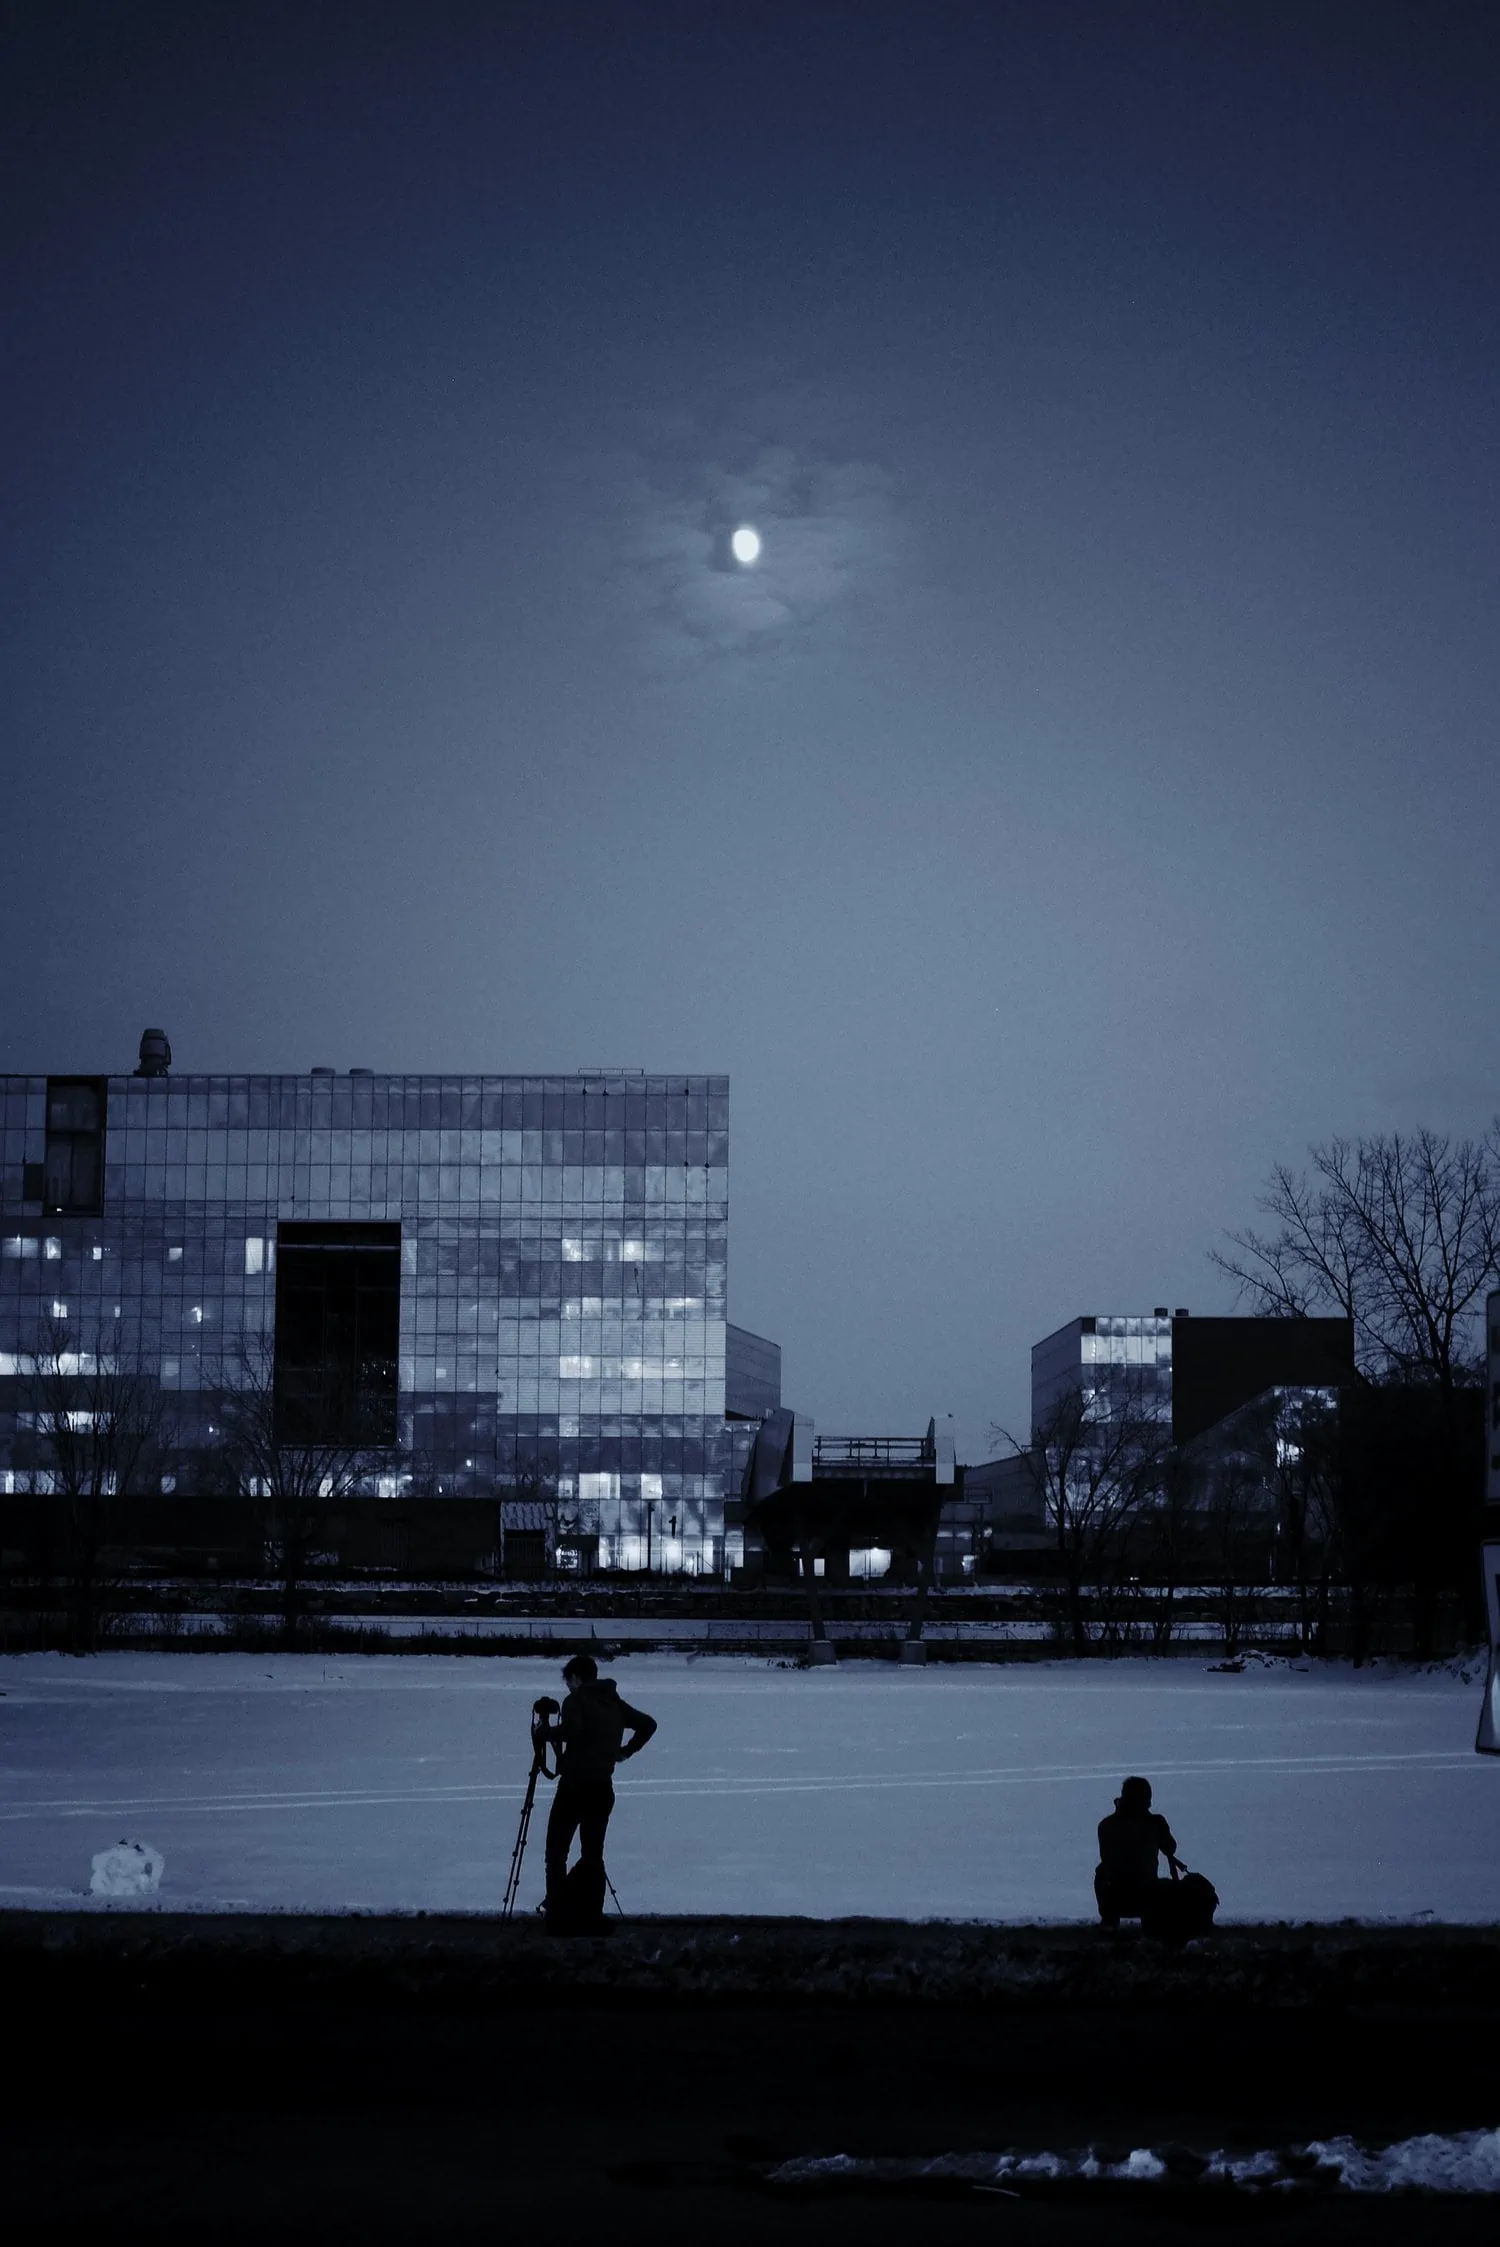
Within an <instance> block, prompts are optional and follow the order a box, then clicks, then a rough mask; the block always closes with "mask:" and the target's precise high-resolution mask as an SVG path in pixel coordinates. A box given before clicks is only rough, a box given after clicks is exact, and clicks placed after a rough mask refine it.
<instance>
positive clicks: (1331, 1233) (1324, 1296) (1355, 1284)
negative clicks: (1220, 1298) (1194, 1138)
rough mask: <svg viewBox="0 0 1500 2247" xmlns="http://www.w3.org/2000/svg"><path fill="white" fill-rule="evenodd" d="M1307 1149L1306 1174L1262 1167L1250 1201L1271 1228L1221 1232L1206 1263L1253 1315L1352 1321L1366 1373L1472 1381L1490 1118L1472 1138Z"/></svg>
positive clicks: (1495, 1210)
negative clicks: (1264, 1174)
mask: <svg viewBox="0 0 1500 2247" xmlns="http://www.w3.org/2000/svg"><path fill="white" fill-rule="evenodd" d="M1310 1159H1311V1163H1312V1175H1311V1177H1306V1176H1301V1177H1299V1176H1298V1175H1296V1174H1295V1173H1294V1172H1293V1171H1291V1170H1290V1169H1289V1168H1288V1167H1287V1166H1286V1165H1285V1164H1278V1165H1277V1166H1276V1168H1275V1169H1274V1170H1273V1171H1272V1173H1271V1177H1270V1181H1269V1184H1268V1185H1267V1187H1266V1190H1265V1192H1264V1193H1263V1194H1262V1195H1261V1197H1260V1201H1259V1207H1260V1209H1261V1211H1262V1212H1263V1214H1264V1215H1265V1216H1267V1217H1268V1218H1270V1219H1271V1221H1272V1229H1271V1230H1269V1231H1266V1232H1258V1231H1255V1230H1253V1229H1247V1230H1246V1231H1244V1232H1242V1233H1231V1234H1230V1235H1229V1236H1228V1238H1229V1250H1228V1252H1225V1253H1220V1252H1219V1251H1217V1250H1215V1251H1213V1252H1212V1261H1213V1262H1214V1263H1215V1264H1217V1265H1218V1267H1219V1269H1220V1271H1221V1272H1225V1273H1227V1274H1228V1276H1229V1278H1230V1279H1232V1280H1233V1281H1234V1282H1235V1283H1236V1286H1237V1287H1238V1289H1239V1291H1240V1294H1241V1296H1242V1297H1248V1299H1249V1300H1250V1302H1251V1303H1252V1304H1253V1306H1254V1308H1255V1309H1256V1310H1257V1311H1258V1312H1261V1313H1262V1314H1264V1315H1267V1316H1270V1317H1273V1318H1296V1317H1302V1316H1306V1315H1309V1314H1312V1313H1317V1312H1322V1313H1333V1314H1339V1313H1341V1314H1342V1315H1343V1316H1344V1317H1345V1318H1348V1319H1352V1320H1353V1322H1354V1339H1355V1355H1356V1359H1357V1362H1358V1364H1359V1367H1360V1370H1361V1372H1362V1373H1363V1375H1364V1377H1365V1378H1366V1379H1367V1380H1370V1381H1375V1382H1385V1381H1400V1382H1416V1383H1421V1384H1424V1385H1425V1384H1431V1385H1434V1386H1435V1387H1436V1388H1437V1389H1438V1390H1439V1391H1440V1392H1441V1393H1442V1394H1443V1395H1444V1396H1445V1397H1447V1396H1449V1395H1451V1394H1452V1391H1453V1390H1454V1388H1456V1387H1460V1386H1468V1385H1470V1384H1472V1382H1473V1381H1474V1380H1475V1379H1476V1378H1477V1375H1478V1367H1479V1363H1480V1357H1481V1322H1482V1317H1483V1308H1484V1305H1483V1297H1484V1291H1485V1288H1486V1286H1487V1285H1489V1284H1491V1283H1492V1282H1493V1280H1494V1278H1495V1275H1496V1272H1497V1269H1500V1263H1497V1257H1500V1119H1497V1121H1496V1123H1495V1124H1493V1125H1492V1126H1491V1127H1490V1130H1489V1131H1488V1132H1487V1133H1486V1134H1485V1136H1484V1138H1483V1139H1479V1140H1473V1139H1464V1140H1459V1141H1458V1142H1456V1143H1455V1142H1454V1141H1452V1140H1450V1139H1447V1138H1444V1137H1442V1136H1441V1135H1440V1134H1438V1133H1436V1132H1432V1131H1418V1132H1415V1133H1413V1134H1412V1135H1411V1136H1410V1137H1402V1136H1401V1135H1400V1134H1399V1133H1393V1134H1391V1135H1390V1136H1389V1137H1385V1136H1377V1137H1374V1138H1369V1139H1354V1140H1350V1139H1332V1140H1330V1141H1329V1142H1328V1143H1327V1144H1326V1145H1325V1146H1320V1147H1314V1148H1312V1149H1311V1151H1310Z"/></svg>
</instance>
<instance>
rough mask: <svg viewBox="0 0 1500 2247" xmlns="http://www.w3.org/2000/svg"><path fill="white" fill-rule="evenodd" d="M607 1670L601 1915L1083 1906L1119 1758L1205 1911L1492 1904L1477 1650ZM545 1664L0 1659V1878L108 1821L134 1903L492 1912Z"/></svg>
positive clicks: (0, 1901) (1455, 1910) (431, 1659)
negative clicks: (622, 1750) (1462, 1662)
mask: <svg viewBox="0 0 1500 2247" xmlns="http://www.w3.org/2000/svg"><path fill="white" fill-rule="evenodd" d="M614 1674H615V1675H616V1677H617V1678H618V1680H619V1685H620V1690H621V1692H622V1693H623V1694H624V1696H625V1698H626V1699H627V1700H628V1701H631V1702H634V1703H635V1704H636V1705H637V1706H639V1707H641V1708H644V1709H648V1710H650V1711H651V1713H652V1714H653V1715H654V1716H656V1717H657V1718H658V1719H659V1721H660V1725H661V1730H660V1732H659V1733H658V1735H657V1738H656V1739H655V1741H653V1743H652V1744H651V1746H650V1747H649V1748H648V1749H647V1751H646V1752H645V1754H644V1755H643V1756H642V1757H641V1758H640V1759H639V1761H637V1762H634V1763H632V1764H630V1765H629V1766H628V1767H627V1769H626V1770H624V1771H623V1772H622V1773H621V1774H620V1778H619V1783H618V1789H617V1792H618V1796H619V1807H618V1809H617V1810H616V1812H615V1818H614V1823H613V1825H612V1827H611V1831H610V1845H609V1862H610V1870H611V1873H612V1875H613V1878H614V1881H615V1885H616V1887H617V1888H618V1890H619V1894H620V1898H621V1901H622V1903H623V1905H624V1908H625V1910H626V1911H627V1912H629V1913H632V1914H634V1913H637V1912H710V1913H715V1912H735V1913H738V1912H750V1913H756V1912H770V1913H781V1912H802V1913H810V1914H813V1915H815V1916H834V1915H837V1914H843V1913H873V1914H880V1915H891V1916H901V1917H917V1918H924V1917H962V1918H984V1919H1005V1920H1025V1919H1040V1920H1064V1919H1081V1918H1086V1917H1091V1916H1092V1910H1093V1898H1092V1892H1091V1887H1090V1882H1091V1878H1092V1873H1093V1866H1094V1856H1095V1852H1094V1827H1095V1825H1096V1823H1097V1821H1098V1820H1099V1818H1100V1817H1102V1816H1103V1815H1104V1814H1105V1812H1107V1811H1108V1810H1109V1808H1110V1806H1111V1799H1112V1797H1113V1795H1114V1794H1115V1792H1116V1790H1117V1787H1118V1784H1119V1781H1120V1779H1121V1778H1122V1777H1123V1776H1124V1775H1125V1774H1126V1773H1127V1772H1131V1771H1139V1772H1144V1773H1145V1774H1146V1775H1147V1776H1148V1777H1150V1778H1151V1779H1152V1781H1153V1782H1154V1784H1155V1787H1156V1807H1157V1808H1158V1809H1159V1810H1162V1811H1163V1812H1165V1814H1166V1816H1167V1818H1168V1820H1169V1821H1170V1823H1171V1825H1172V1827H1173V1829H1174V1831H1175V1833H1176V1836H1177V1841H1178V1845H1179V1848H1180V1849H1181V1851H1182V1854H1183V1856H1184V1857H1185V1859H1186V1861H1187V1862H1188V1863H1189V1864H1190V1865H1192V1866H1193V1867H1194V1868H1195V1869H1201V1870H1203V1871H1205V1872H1207V1873H1208V1874H1209V1876H1210V1878H1211V1879H1212V1880H1213V1882H1214V1884H1215V1886H1216V1887H1217V1888H1218V1890H1219V1894H1220V1896H1221V1898H1222V1910H1221V1915H1220V1916H1221V1918H1224V1919H1251V1920H1258V1919H1339V1918H1344V1917H1349V1916H1353V1917H1358V1918H1362V1919H1372V1920H1379V1919H1410V1918H1413V1917H1417V1916H1428V1915H1430V1916H1431V1917H1433V1918H1436V1919H1439V1920H1489V1919H1495V1918H1497V1917H1500V1759H1495V1758H1491V1757H1484V1756H1476V1755H1475V1754H1474V1752H1473V1740H1474V1726H1475V1719H1476V1714H1477V1709H1478V1702H1479V1693H1480V1685H1479V1681H1478V1680H1477V1679H1476V1680H1475V1681H1473V1682H1469V1683H1466V1682H1464V1681H1463V1679H1461V1678H1459V1677H1455V1676H1452V1675H1448V1674H1444V1673H1438V1674H1433V1675H1427V1676H1399V1675H1389V1674H1381V1673H1379V1672H1376V1671H1360V1672H1353V1671H1351V1670H1349V1669H1347V1668H1345V1667H1336V1666H1329V1667H1328V1668H1327V1669H1324V1670H1319V1669H1316V1668H1313V1669H1308V1670H1297V1669H1292V1668H1288V1667H1274V1668H1257V1667H1251V1668H1248V1669H1246V1670H1245V1671H1244V1672H1243V1673H1241V1674H1239V1675H1220V1674H1214V1673H1213V1672H1211V1671H1210V1670H1209V1669H1208V1668H1207V1667H1206V1665H1205V1664H1203V1663H1201V1662H1197V1661H1189V1660H1183V1661H1177V1662H1174V1663H1172V1664H1170V1665H1167V1664H1160V1663H1151V1662H1147V1661H1121V1662H1089V1663H1068V1662H1057V1663H1045V1664H1025V1665H1007V1666H998V1667H988V1666H986V1667H979V1666H977V1665H976V1666H964V1667H946V1666H934V1667H930V1668H928V1669H926V1670H921V1669H901V1668H897V1667H895V1666H893V1665H889V1664H883V1663H873V1662H872V1663H863V1662H848V1663H844V1664H842V1665H841V1666H840V1667H839V1668H837V1669H834V1670H822V1671H798V1670H788V1669H782V1668H778V1667H775V1666H772V1665H769V1664H767V1663H766V1662H764V1661H759V1660H756V1659H753V1658H751V1657H742V1658H735V1657H715V1656H705V1657H702V1658H699V1659H694V1658H693V1657H691V1656H683V1655H669V1654H662V1655H646V1656H638V1657H633V1658H630V1659H626V1660H622V1661H620V1662H618V1663H617V1664H616V1665H615V1666H614ZM558 1691H560V1685H559V1680H558V1666H557V1664H556V1662H554V1661H543V1660H536V1661H532V1660H530V1659H524V1660H490V1661H485V1660H476V1659H473V1658H464V1657H455V1656H397V1655H389V1656H375V1657H365V1658H360V1657H353V1658H349V1659H344V1660H334V1659H332V1658H324V1657H321V1656H317V1655H311V1656H279V1657H269V1658H268V1657H264V1656H262V1657H257V1656H253V1655H235V1654H207V1655H187V1654H180V1655H155V1654H108V1655H101V1656H98V1657H97V1658H95V1659H93V1660H89V1661H73V1660H70V1659H68V1658H67V1657H65V1656H58V1655H41V1654H29V1655H13V1656H9V1657H3V1658H0V1695H3V1698H0V1770H3V1774H4V1781H5V1785H4V1793H3V1798H0V1906H6V1905H9V1906H17V1905H20V1906H35V1907H45V1906H49V1905H51V1906H56V1905H71V1904H76V1905H77V1906H78V1907H79V1908H80V1909H90V1910H98V1909H119V1908H122V1907H120V1906H117V1905H108V1904H103V1905H101V1904H100V1903H98V1902H97V1901H94V1900H92V1899H91V1898H90V1897H89V1893H88V1891H89V1881H90V1863H91V1859H92V1857H93V1856H94V1855H95V1854H97V1853H98V1852H100V1851H102V1850H104V1849H106V1848H108V1847H109V1846H110V1845H111V1844H114V1843H117V1842H119V1841H120V1840H122V1839H130V1840H139V1841H142V1842H144V1843H147V1844H148V1845H150V1846H151V1847H152V1848H154V1849H156V1850H158V1851H160V1853H161V1854H162V1856H163V1857H164V1858H165V1860H166V1871H165V1875H164V1878H163V1880H162V1884H161V1888H160V1892H159V1896H158V1897H157V1899H156V1902H157V1904H158V1905H159V1906H160V1907H161V1908H172V1907H175V1908H178V1909H183V1908H187V1909H201V1910H215V1909H222V1910H245V1909H257V1910H264V1909H276V1908H284V1909H289V1910H298V1911H304V1910H338V1909H346V1908H348V1909H372V1910H418V1909H422V1910H428V1911H491V1910H494V1909H495V1908H496V1907H497V1906H498V1904H499V1901H500V1897H501V1894H502V1892H503V1889H504V1886H505V1876H506V1871H507V1867H508V1865H509V1861H510V1852H511V1845H512V1843H513V1841H514V1839H515V1832H516V1821H517V1816H518V1813H519V1809H520V1803H521V1796H522V1792H523V1789H524V1783H525V1778H526V1772H527V1768H528V1763H529V1741H528V1729H527V1728H528V1718H529V1711H530V1706H531V1703H532V1701H533V1700H534V1699H535V1697H536V1696H537V1695H538V1694H539V1693H543V1692H553V1693H556V1692H558ZM538 1807H539V1815H538V1819H537V1822H536V1823H535V1825H534V1826H533V1832H532V1842H531V1848H530V1851H529V1853H528V1857H527V1863H526V1873H525V1878H524V1881H523V1885H522V1903H523V1905H529V1904H532V1903H535V1902H536V1900H537V1899H538V1897H539V1896H540V1893H541V1878H542V1865H541V1820H542V1817H543V1816H544V1815H545V1810H546V1793H545V1790H543V1794H542V1799H541V1800H540V1802H539V1806H538ZM123 1908H134V1909H140V1908H142V1907H141V1906H140V1905H135V1906H128V1907H123ZM147 1908H149V1907H147Z"/></svg>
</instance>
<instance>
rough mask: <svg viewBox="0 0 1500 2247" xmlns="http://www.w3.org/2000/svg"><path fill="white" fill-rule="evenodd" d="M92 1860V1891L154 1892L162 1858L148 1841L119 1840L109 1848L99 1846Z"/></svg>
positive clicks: (105, 1893) (112, 1893) (118, 1893)
mask: <svg viewBox="0 0 1500 2247" xmlns="http://www.w3.org/2000/svg"><path fill="white" fill-rule="evenodd" d="M93 1863H94V1875H93V1878H92V1880H90V1882H89V1889H90V1892H91V1893H92V1894H93V1895H95V1896H154V1895H155V1894H156V1891H157V1889H158V1888H159V1887H160V1886H161V1876H162V1872H163V1869H164V1867H165V1863H166V1860H165V1858H164V1857H163V1856H162V1853H161V1851H160V1850H159V1849H153V1848H152V1846H151V1844H150V1842H149V1841H119V1842H116V1844H115V1846H114V1848H113V1849H101V1850H100V1852H99V1854H98V1856H97V1857H96V1858H95V1859H94V1861H93Z"/></svg>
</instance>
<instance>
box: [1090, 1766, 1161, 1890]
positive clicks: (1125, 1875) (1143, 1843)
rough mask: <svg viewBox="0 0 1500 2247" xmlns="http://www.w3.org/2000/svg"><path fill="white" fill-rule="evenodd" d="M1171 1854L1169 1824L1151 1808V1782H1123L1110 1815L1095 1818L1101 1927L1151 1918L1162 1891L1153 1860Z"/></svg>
mask: <svg viewBox="0 0 1500 2247" xmlns="http://www.w3.org/2000/svg"><path fill="white" fill-rule="evenodd" d="M1176 1855H1177V1844H1176V1842H1175V1841H1174V1840H1173V1839H1172V1829H1171V1827H1170V1826H1169V1825H1168V1824H1167V1821H1166V1819H1165V1818H1163V1817H1161V1816H1160V1815H1159V1814H1158V1813H1157V1812H1156V1811H1154V1810H1153V1809H1152V1808H1151V1781H1150V1780H1149V1779H1126V1780H1125V1781H1123V1783H1122V1784H1121V1787H1120V1791H1119V1793H1118V1794H1117V1795H1116V1796H1115V1807H1114V1810H1113V1812H1112V1814H1111V1815H1110V1816H1109V1817H1108V1818H1101V1819H1100V1821H1099V1866H1098V1870H1097V1871H1096V1872H1095V1874H1094V1895H1095V1898H1096V1900H1097V1902H1098V1905H1099V1917H1100V1919H1101V1920H1102V1921H1103V1923H1104V1925H1105V1926H1106V1927H1118V1926H1119V1924H1120V1921H1121V1920H1122V1919H1150V1918H1152V1917H1153V1916H1154V1913H1155V1910H1156V1906H1157V1903H1158V1900H1159V1898H1160V1895H1161V1889H1162V1882H1161V1879H1160V1876H1159V1875H1158V1873H1157V1869H1156V1868H1157V1860H1158V1858H1160V1857H1165V1858H1166V1860H1167V1863H1168V1865H1169V1866H1170V1865H1171V1863H1172V1862H1173V1860H1174V1859H1175V1857H1176Z"/></svg>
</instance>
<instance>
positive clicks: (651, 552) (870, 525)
mask: <svg viewBox="0 0 1500 2247" xmlns="http://www.w3.org/2000/svg"><path fill="white" fill-rule="evenodd" d="M695 435H696V432H688V431H680V432H679V433H678V434H677V440H676V443H675V444H674V445H673V447H672V448H671V450H672V452H673V453H674V454H675V455H676V457H675V458H671V459H667V458H663V457H662V454H663V451H664V450H665V449H666V448H660V449H658V448H652V453H653V454H654V457H646V456H645V455H644V454H643V453H638V454H637V456H636V459H635V460H634V461H633V462H632V464H631V466H630V469H629V471H628V473H627V474H626V475H625V476H624V477H623V479H622V481H621V486H620V520H621V541H620V549H619V553H618V567H619V568H620V571H621V574H622V578H623V582H624V587H625V590H626V593H627V598H628V599H629V601H630V604H631V606H632V608H633V609H634V611H635V612H636V614H637V616H638V619H639V622H640V624H641V627H642V642H643V652H644V653H645V654H646V656H647V658H648V660H654V661H659V662H662V663H664V664H666V665H668V666H680V665H683V664H690V663H694V662H697V661H711V660H713V659H715V658H719V659H724V658H731V657H745V656H751V655H757V654H761V653H763V652H765V651H767V650H770V649H773V648H782V647H785V646H786V645H787V644H788V642H795V641H804V640H806V639H808V638H809V637H810V636H811V635H813V634H815V633H826V632H828V631H830V630H831V629H833V628H834V626H835V624H836V622H837V620H838V619H839V618H840V617H841V616H844V617H847V616H848V615H849V614H850V613H851V612H852V611H853V610H854V609H855V608H856V607H857V606H858V603H859V598H860V596H861V595H862V594H867V593H869V592H871V591H873V589H874V588H875V587H876V585H877V584H878V582H879V581H880V579H881V578H882V577H883V576H884V575H885V573H886V571H887V570H888V568H889V566H890V560H891V555H892V549H893V543H894V498H893V491H892V482H891V478H890V476H889V474H888V473H887V471H886V470H885V469H884V468H882V467H881V466H879V465H878V464H877V463H876V462H874V461H870V460H861V459H853V458H839V457H838V456H837V455H836V454H834V453H833V452H831V451H828V450H824V449H821V448H817V447H813V446H808V445H795V444H786V443H761V444H758V445H754V446H751V447H746V448H745V449H744V451H743V453H742V454H741V457H740V459H739V460H737V461H736V460H732V459H724V458H720V459H717V460H716V459H713V458H705V457H703V452H702V451H700V450H699V448H698V446H697V445H696V444H695V443H694V442H693V439H694V436H695ZM705 449H706V448H705ZM695 454H696V457H693V456H694V455H695ZM747 523H748V524H753V525H754V527H755V530H756V531H757V533H758V534H759V537H760V541H761V545H760V553H759V555H758V557H757V558H756V560H755V563H754V566H753V567H751V568H744V567H742V566H741V565H740V564H739V563H738V562H737V561H736V560H735V557H734V553H733V549H732V547H731V543H730V542H731V539H732V537H733V534H734V532H735V531H736V530H737V529H738V528H740V527H741V526H742V525H744V524H747Z"/></svg>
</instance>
